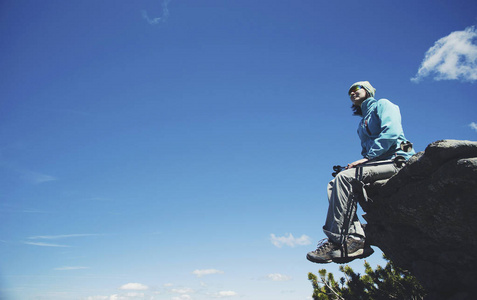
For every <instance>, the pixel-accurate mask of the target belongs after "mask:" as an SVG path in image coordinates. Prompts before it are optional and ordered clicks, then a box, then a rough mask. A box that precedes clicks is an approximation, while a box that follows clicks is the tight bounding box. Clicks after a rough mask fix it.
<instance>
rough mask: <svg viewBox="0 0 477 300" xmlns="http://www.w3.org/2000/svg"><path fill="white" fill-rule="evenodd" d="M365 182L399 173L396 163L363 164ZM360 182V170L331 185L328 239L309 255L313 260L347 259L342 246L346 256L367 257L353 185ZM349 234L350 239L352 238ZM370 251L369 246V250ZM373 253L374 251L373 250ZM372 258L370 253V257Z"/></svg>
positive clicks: (340, 175) (344, 174) (342, 175)
mask: <svg viewBox="0 0 477 300" xmlns="http://www.w3.org/2000/svg"><path fill="white" fill-rule="evenodd" d="M361 167H362V178H361V180H362V181H363V182H364V183H370V182H374V181H376V180H381V179H386V178H389V177H391V176H392V175H394V174H395V173H396V172H397V170H398V169H397V168H396V167H395V166H394V164H392V163H387V164H379V165H372V164H370V165H366V164H364V165H362V166H361ZM354 182H356V168H353V169H349V170H344V171H342V172H340V173H338V174H337V175H336V177H335V178H334V179H333V180H332V181H330V183H329V184H328V201H329V207H328V214H327V218H326V222H325V225H324V226H323V231H324V232H325V234H326V236H327V237H328V241H327V242H324V243H323V244H322V245H321V246H319V247H318V249H317V250H315V251H313V252H310V253H308V255H307V257H308V259H309V260H311V261H314V262H319V263H326V262H331V260H332V259H336V258H339V257H342V256H343V252H342V249H341V248H342V247H341V244H342V243H343V242H344V243H345V244H346V245H347V248H348V250H349V251H348V253H346V256H348V255H349V256H350V257H351V256H360V255H363V248H364V237H365V234H364V230H363V227H362V226H361V223H360V221H359V219H358V216H357V214H356V209H357V203H356V199H355V198H354V197H353V193H356V192H359V191H353V183H354ZM348 235H349V236H350V238H348ZM368 248H369V247H368ZM371 253H372V251H371ZM368 255H369V254H368Z"/></svg>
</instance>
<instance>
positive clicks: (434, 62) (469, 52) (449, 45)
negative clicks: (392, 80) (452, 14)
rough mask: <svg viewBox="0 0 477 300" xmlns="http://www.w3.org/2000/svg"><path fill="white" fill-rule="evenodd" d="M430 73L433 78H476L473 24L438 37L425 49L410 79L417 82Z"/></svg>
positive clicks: (476, 41)
mask: <svg viewBox="0 0 477 300" xmlns="http://www.w3.org/2000/svg"><path fill="white" fill-rule="evenodd" d="M431 74H434V79H435V80H452V79H460V80H464V81H475V80H477V29H476V28H475V27H474V26H471V27H467V28H466V29H465V30H463V31H454V32H452V33H451V34H449V35H448V36H446V37H443V38H441V39H439V40H438V41H437V42H436V43H435V44H434V46H432V47H431V48H430V49H429V50H427V52H426V54H425V57H424V60H423V61H422V63H421V66H420V68H419V70H418V72H417V74H416V76H415V77H414V78H411V80H412V81H414V82H419V81H420V80H421V79H422V78H424V77H426V76H430V75H431Z"/></svg>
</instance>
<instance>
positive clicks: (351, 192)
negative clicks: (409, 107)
mask: <svg viewBox="0 0 477 300" xmlns="http://www.w3.org/2000/svg"><path fill="white" fill-rule="evenodd" d="M375 93H376V89H375V88H373V86H372V85H371V84H370V83H369V82H368V81H359V82H356V83H354V84H353V85H352V86H351V87H350V89H349V91H348V95H349V97H350V98H351V102H352V103H353V104H352V110H353V112H354V113H353V114H354V115H358V116H361V120H360V122H359V126H358V135H359V138H360V140H361V147H362V152H361V154H362V156H363V158H362V159H359V160H357V161H355V162H352V163H350V164H348V165H347V167H346V168H345V169H344V170H343V171H341V172H339V173H338V174H336V177H335V178H334V179H333V180H331V181H330V182H329V184H328V201H329V207H328V214H327V217H326V222H325V225H324V226H323V231H324V233H325V235H326V236H327V239H326V238H325V239H323V240H321V241H320V242H319V244H318V247H317V249H316V250H314V251H312V252H309V253H308V254H307V259H308V260H310V261H312V262H315V263H330V262H335V263H347V262H349V261H352V260H353V259H356V258H364V257H367V256H369V255H371V254H372V253H373V252H374V251H373V249H372V248H371V247H370V246H369V245H368V244H366V243H365V233H364V230H363V226H362V224H361V223H360V221H359V219H358V216H357V214H356V209H357V204H356V201H357V200H356V197H355V195H356V193H358V192H359V189H358V190H357V188H356V186H357V185H356V183H357V182H358V183H360V184H361V185H360V187H361V191H362V188H363V184H367V183H371V182H374V181H376V180H382V179H387V178H390V177H391V176H393V175H394V174H395V173H397V172H398V171H399V168H400V166H397V165H396V164H395V163H393V161H394V159H395V158H396V157H398V156H399V157H400V158H401V160H407V159H409V158H410V157H411V156H412V155H413V154H415V152H414V150H412V149H411V150H408V152H406V151H405V150H407V149H405V150H404V149H403V147H401V145H406V144H408V143H409V142H408V141H407V139H406V138H405V137H404V132H403V129H402V125H401V113H400V111H399V107H398V106H397V105H395V104H393V103H392V102H391V101H389V100H387V99H380V100H376V99H375V98H374V95H375ZM358 170H359V178H358V177H357V176H358V172H357V171H358ZM353 187H354V188H353Z"/></svg>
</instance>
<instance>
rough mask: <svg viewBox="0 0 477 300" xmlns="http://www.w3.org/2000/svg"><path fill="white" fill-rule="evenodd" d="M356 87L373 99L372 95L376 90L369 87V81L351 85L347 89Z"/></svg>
mask: <svg viewBox="0 0 477 300" xmlns="http://www.w3.org/2000/svg"><path fill="white" fill-rule="evenodd" d="M357 85H360V86H362V87H363V88H364V89H365V90H366V91H367V92H368V94H369V95H370V96H371V97H374V95H375V94H376V89H375V88H374V87H373V86H372V85H371V83H369V81H358V82H356V83H353V84H352V85H351V86H350V88H349V89H351V88H352V87H354V86H357Z"/></svg>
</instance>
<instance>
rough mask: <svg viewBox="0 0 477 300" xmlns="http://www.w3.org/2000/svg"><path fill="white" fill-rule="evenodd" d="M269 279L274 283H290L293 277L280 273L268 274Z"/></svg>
mask: <svg viewBox="0 0 477 300" xmlns="http://www.w3.org/2000/svg"><path fill="white" fill-rule="evenodd" d="M267 278H268V279H270V280H273V281H288V280H290V279H291V277H289V276H286V275H283V274H279V273H274V274H268V275H267Z"/></svg>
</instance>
